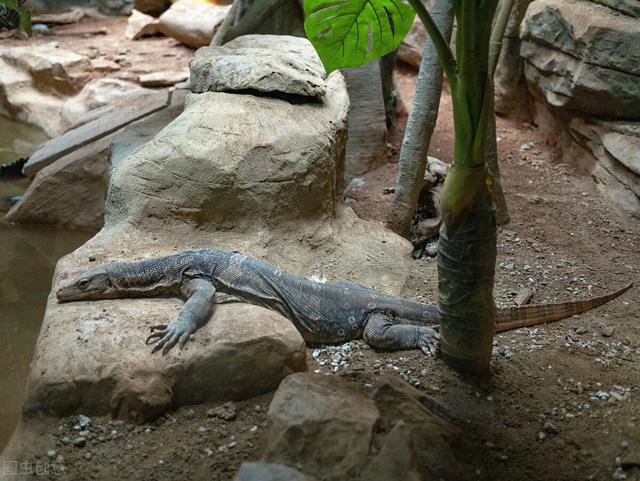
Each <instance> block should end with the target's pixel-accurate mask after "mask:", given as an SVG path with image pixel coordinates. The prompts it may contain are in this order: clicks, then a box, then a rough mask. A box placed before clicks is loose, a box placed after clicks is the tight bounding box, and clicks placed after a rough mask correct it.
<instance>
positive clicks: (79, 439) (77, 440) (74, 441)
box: [73, 436, 87, 448]
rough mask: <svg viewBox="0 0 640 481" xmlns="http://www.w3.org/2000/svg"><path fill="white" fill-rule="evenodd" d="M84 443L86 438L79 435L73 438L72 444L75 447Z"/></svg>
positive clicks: (79, 446)
mask: <svg viewBox="0 0 640 481" xmlns="http://www.w3.org/2000/svg"><path fill="white" fill-rule="evenodd" d="M85 444H87V438H83V437H82V436H80V437H79V438H75V439H74V440H73V445H74V446H75V447H76V448H81V447H83V446H84V445H85Z"/></svg>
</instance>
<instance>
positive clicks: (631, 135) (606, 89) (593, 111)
mask: <svg viewBox="0 0 640 481" xmlns="http://www.w3.org/2000/svg"><path fill="white" fill-rule="evenodd" d="M521 39H522V47H521V56H522V57H523V58H524V61H525V75H526V79H527V82H528V85H529V91H530V92H531V95H532V97H533V100H534V105H533V110H534V117H535V118H536V121H537V123H538V124H539V125H541V126H543V127H545V128H548V129H549V131H550V133H554V134H555V135H557V136H558V138H559V143H560V146H561V147H562V150H563V154H564V156H565V158H566V160H567V161H570V162H573V163H577V164H578V165H580V166H581V167H582V168H583V169H585V170H586V171H588V172H589V173H590V174H591V175H592V176H593V178H594V179H595V181H596V182H597V183H598V185H599V187H600V188H601V190H602V191H603V192H604V193H605V194H606V195H608V196H609V197H610V198H611V199H612V200H613V201H614V202H615V204H616V205H617V206H619V207H621V208H622V209H624V210H625V211H627V212H628V213H630V214H631V215H633V216H636V217H640V148H639V146H640V109H638V105H639V104H640V7H639V6H638V2H637V1H632V0H598V1H586V0H536V1H534V2H532V3H531V5H530V6H529V8H528V10H527V13H526V16H525V18H524V21H523V23H522V26H521Z"/></svg>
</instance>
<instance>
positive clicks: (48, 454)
mask: <svg viewBox="0 0 640 481" xmlns="http://www.w3.org/2000/svg"><path fill="white" fill-rule="evenodd" d="M47 456H49V457H50V458H51V459H53V458H55V457H56V451H55V449H50V450H49V451H47Z"/></svg>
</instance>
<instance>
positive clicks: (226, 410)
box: [207, 401, 237, 421]
mask: <svg viewBox="0 0 640 481" xmlns="http://www.w3.org/2000/svg"><path fill="white" fill-rule="evenodd" d="M207 416H209V417H216V418H220V419H224V420H225V421H233V420H234V419H235V418H236V416H237V410H236V405H235V404H234V403H233V402H231V401H229V402H227V403H224V404H221V405H220V406H216V407H215V408H211V409H209V410H207Z"/></svg>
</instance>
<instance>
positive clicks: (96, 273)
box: [56, 267, 115, 302]
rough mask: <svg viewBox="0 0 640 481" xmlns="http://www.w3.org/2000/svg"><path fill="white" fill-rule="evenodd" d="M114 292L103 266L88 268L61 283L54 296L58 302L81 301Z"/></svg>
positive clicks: (106, 295)
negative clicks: (71, 280) (75, 276)
mask: <svg viewBox="0 0 640 481" xmlns="http://www.w3.org/2000/svg"><path fill="white" fill-rule="evenodd" d="M114 292H115V289H114V286H113V282H112V281H111V279H110V278H109V273H108V272H107V269H105V268H104V267H96V268H95V269H89V270H88V271H85V272H84V273H83V274H81V275H80V276H79V277H78V278H76V279H75V280H74V281H73V282H71V283H69V284H65V285H63V286H62V287H61V288H60V289H58V292H56V296H57V297H58V301H59V302H68V301H82V300H86V299H108V298H110V297H112V294H113V293H114Z"/></svg>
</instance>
